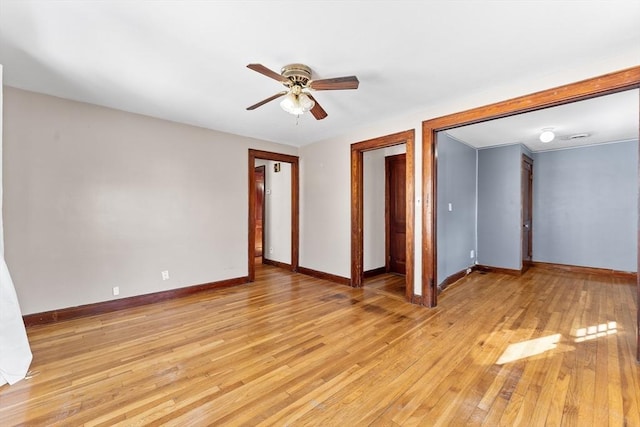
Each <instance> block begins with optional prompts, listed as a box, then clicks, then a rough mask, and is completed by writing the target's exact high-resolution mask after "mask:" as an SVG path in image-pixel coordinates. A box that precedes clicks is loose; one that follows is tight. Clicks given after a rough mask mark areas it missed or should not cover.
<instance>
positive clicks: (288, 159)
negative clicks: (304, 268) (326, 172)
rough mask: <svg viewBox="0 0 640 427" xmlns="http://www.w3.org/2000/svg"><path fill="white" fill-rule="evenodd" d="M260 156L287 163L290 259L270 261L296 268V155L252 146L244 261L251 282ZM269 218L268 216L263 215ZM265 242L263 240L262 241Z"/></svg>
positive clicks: (255, 247)
mask: <svg viewBox="0 0 640 427" xmlns="http://www.w3.org/2000/svg"><path fill="white" fill-rule="evenodd" d="M258 159H261V160H267V161H273V162H281V163H286V164H288V165H289V166H290V181H291V187H290V206H291V214H290V218H291V226H290V230H291V231H290V238H291V240H290V242H291V251H290V252H291V255H290V260H291V261H290V263H287V264H286V265H284V264H279V263H273V264H276V265H278V266H280V267H286V268H287V269H289V270H291V271H297V270H298V253H299V249H298V248H299V237H298V236H299V191H300V190H299V184H298V183H299V167H298V157H297V156H291V155H288V154H280V153H273V152H270V151H260V150H253V149H249V163H248V172H249V176H248V184H249V185H248V199H249V225H248V228H249V230H248V233H247V235H248V244H247V247H248V249H247V254H248V256H247V258H248V260H247V264H248V267H247V268H248V275H247V276H248V279H249V281H250V282H253V281H254V280H255V257H256V249H257V242H256V240H257V236H258V230H257V224H256V222H257V211H258V200H257V199H258V191H257V188H258V183H257V180H258V179H259V178H257V176H256V170H257V168H256V160H258ZM265 172H266V168H265ZM266 181H267V178H266V173H265V180H264V182H266ZM266 192H267V191H266V190H265V192H264V194H266ZM264 212H265V199H264V197H263V203H262V215H261V217H262V221H263V224H262V236H261V238H262V242H264V237H265V226H266V224H265V223H264V222H265V213H264ZM266 220H268V219H266ZM263 245H264V243H263ZM266 249H267V248H265V247H264V246H263V247H262V255H261V260H262V261H263V262H264V258H265V250H266Z"/></svg>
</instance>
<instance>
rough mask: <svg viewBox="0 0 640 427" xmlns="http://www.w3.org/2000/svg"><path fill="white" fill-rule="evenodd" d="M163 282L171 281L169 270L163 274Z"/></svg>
mask: <svg viewBox="0 0 640 427" xmlns="http://www.w3.org/2000/svg"><path fill="white" fill-rule="evenodd" d="M162 280H169V270H165V271H163V272H162Z"/></svg>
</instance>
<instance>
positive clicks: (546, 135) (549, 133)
mask: <svg viewBox="0 0 640 427" xmlns="http://www.w3.org/2000/svg"><path fill="white" fill-rule="evenodd" d="M555 137H556V134H555V133H553V128H544V129H542V133H541V134H540V141H541V142H544V143H545V144H546V143H547V142H551V141H553V139H554V138H555Z"/></svg>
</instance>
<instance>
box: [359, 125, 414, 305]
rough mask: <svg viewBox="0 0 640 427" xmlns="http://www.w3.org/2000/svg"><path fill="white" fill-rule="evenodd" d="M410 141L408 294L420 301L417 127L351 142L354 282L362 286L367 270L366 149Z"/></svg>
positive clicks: (409, 299)
mask: <svg viewBox="0 0 640 427" xmlns="http://www.w3.org/2000/svg"><path fill="white" fill-rule="evenodd" d="M400 144H406V147H407V150H406V156H407V169H406V183H405V185H406V189H405V190H406V197H407V200H406V211H407V225H406V233H407V247H406V250H407V252H406V270H407V271H406V275H405V297H406V299H407V300H408V301H411V302H413V303H417V301H416V295H415V292H414V291H413V268H414V267H413V265H414V263H413V252H414V216H415V215H414V210H415V205H414V203H415V201H414V193H415V190H414V179H415V178H414V175H415V174H414V155H415V154H414V153H415V130H414V129H411V130H407V131H404V132H398V133H394V134H392V135H386V136H382V137H379V138H374V139H369V140H366V141H361V142H356V143H354V144H351V286H352V287H354V288H360V287H362V283H363V273H364V271H363V270H364V257H363V252H364V235H363V223H364V182H363V181H364V177H363V171H364V156H363V154H364V152H365V151H371V150H377V149H379V148H386V147H393V146H394V145H400Z"/></svg>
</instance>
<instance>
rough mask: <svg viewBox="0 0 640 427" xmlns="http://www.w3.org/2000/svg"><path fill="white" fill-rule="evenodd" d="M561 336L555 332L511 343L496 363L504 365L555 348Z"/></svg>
mask: <svg viewBox="0 0 640 427" xmlns="http://www.w3.org/2000/svg"><path fill="white" fill-rule="evenodd" d="M560 338H562V335H560V334H553V335H548V336H546V337H540V338H533V339H530V340H526V341H522V342H518V343H513V344H510V345H509V347H507V349H506V350H505V351H504V353H502V356H500V358H499V359H498V361H497V362H496V364H497V365H504V364H505V363H510V362H515V361H516V360H521V359H526V358H527V357H531V356H536V355H538V354H542V353H544V352H546V351H549V350H553V349H555V348H556V347H557V345H558V342H559V341H560Z"/></svg>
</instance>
